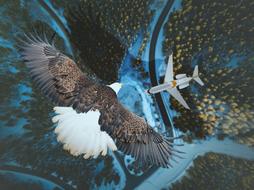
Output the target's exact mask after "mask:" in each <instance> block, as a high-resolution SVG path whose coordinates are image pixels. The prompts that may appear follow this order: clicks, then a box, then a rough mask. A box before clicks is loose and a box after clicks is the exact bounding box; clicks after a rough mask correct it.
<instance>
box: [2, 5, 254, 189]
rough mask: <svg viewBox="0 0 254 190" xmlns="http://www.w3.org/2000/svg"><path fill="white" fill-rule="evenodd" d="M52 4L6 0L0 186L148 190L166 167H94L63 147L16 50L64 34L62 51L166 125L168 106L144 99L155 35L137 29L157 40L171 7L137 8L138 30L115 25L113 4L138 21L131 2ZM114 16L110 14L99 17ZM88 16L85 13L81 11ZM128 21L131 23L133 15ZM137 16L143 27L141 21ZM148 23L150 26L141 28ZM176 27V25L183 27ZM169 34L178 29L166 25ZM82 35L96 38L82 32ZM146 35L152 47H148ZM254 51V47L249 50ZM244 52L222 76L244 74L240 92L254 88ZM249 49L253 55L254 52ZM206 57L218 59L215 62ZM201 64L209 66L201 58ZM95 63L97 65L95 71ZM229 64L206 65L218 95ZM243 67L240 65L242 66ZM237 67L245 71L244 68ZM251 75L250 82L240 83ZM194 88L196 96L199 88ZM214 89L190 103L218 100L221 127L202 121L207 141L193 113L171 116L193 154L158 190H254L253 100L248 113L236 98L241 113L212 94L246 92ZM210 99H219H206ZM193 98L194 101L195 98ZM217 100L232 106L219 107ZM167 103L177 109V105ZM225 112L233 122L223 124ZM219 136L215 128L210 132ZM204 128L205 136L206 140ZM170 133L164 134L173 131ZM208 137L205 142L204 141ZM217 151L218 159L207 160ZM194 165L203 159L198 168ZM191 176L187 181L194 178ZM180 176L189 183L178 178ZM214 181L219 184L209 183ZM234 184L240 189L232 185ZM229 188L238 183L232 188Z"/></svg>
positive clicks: (107, 160)
mask: <svg viewBox="0 0 254 190" xmlns="http://www.w3.org/2000/svg"><path fill="white" fill-rule="evenodd" d="M43 2H44V1H22V0H20V1H18V0H14V1H7V0H1V1H0V5H1V6H0V100H1V104H0V189H97V188H98V189H123V188H124V187H126V188H130V189H133V187H135V186H136V185H138V184H141V186H140V189H144V187H143V186H142V183H141V182H142V181H144V180H145V179H149V176H150V175H151V174H152V173H153V172H155V171H156V170H157V168H146V169H145V170H143V171H142V170H139V169H135V168H133V167H130V166H129V167H127V169H126V167H125V163H127V161H128V157H124V156H123V155H121V154H116V155H113V154H111V155H109V156H106V157H104V158H102V157H99V158H98V159H93V160H84V159H83V158H82V157H73V156H71V155H69V154H68V153H67V152H65V151H64V150H63V149H62V145H61V144H59V143H58V142H57V141H56V136H55V134H54V133H53V130H54V126H53V124H52V122H51V119H50V118H51V116H52V114H53V113H52V107H53V105H51V104H50V103H49V102H48V101H47V100H46V99H45V98H44V97H43V95H42V94H41V93H40V92H39V91H38V90H37V88H36V87H35V86H34V85H33V83H32V82H31V80H30V78H29V76H28V71H27V69H26V68H25V66H24V64H23V62H22V61H21V59H20V57H19V54H18V51H17V47H16V45H18V43H19V42H18V40H17V38H18V37H20V36H21V37H22V35H23V33H24V32H26V33H27V32H33V28H36V30H37V31H39V32H40V31H44V32H45V33H46V35H47V36H48V37H49V38H51V37H52V36H54V41H55V44H56V46H57V47H58V48H59V49H61V50H62V51H63V52H65V53H66V54H68V55H70V56H73V57H74V58H75V60H76V62H77V64H78V65H79V66H80V67H81V68H82V69H83V70H85V71H86V72H88V73H89V74H90V75H91V76H92V77H98V78H99V79H98V80H100V81H101V82H103V83H110V82H112V81H115V80H119V81H121V82H123V83H125V84H126V85H125V86H124V88H123V89H122V90H121V91H120V93H119V94H118V96H119V99H120V100H121V101H122V103H123V104H125V105H126V106H127V107H128V108H129V109H130V110H132V111H134V112H135V113H137V114H139V115H141V116H144V117H146V118H147V120H148V121H149V123H151V124H152V125H156V124H158V123H159V122H161V121H162V120H161V116H160V114H159V111H158V107H156V104H155V102H154V99H152V98H150V97H147V96H146V95H145V94H144V89H145V88H146V87H147V86H146V87H144V85H147V84H146V83H149V76H148V72H147V64H148V60H147V59H146V52H147V51H148V50H147V49H146V48H144V47H142V43H143V42H144V41H149V37H146V35H145V34H146V33H142V32H139V30H137V29H136V25H138V24H139V25H140V27H141V28H143V30H144V31H149V32H150V33H151V31H152V26H153V25H154V23H155V21H156V18H158V15H159V12H160V10H161V9H162V8H163V6H164V5H165V2H164V1H160V2H159V1H158V2H157V3H153V2H152V1H147V3H148V4H150V8H151V9H152V10H153V11H151V13H150V12H146V11H143V13H139V11H136V12H137V13H135V14H139V16H140V15H141V16H140V17H137V18H136V20H135V21H133V23H134V24H133V25H132V24H131V23H132V22H131V21H130V23H127V24H126V23H124V24H123V27H120V26H118V25H116V24H115V23H117V19H115V20H114V19H112V15H110V11H109V10H110V7H109V6H111V7H114V6H116V7H120V8H121V7H123V9H124V8H126V9H127V7H131V6H130V5H132V4H133V10H132V11H130V13H129V11H126V12H128V13H129V17H131V14H134V12H135V10H137V9H136V8H137V7H138V6H137V5H136V3H134V2H131V1H130V2H131V3H126V7H124V6H123V4H124V3H123V2H122V1H119V2H118V3H116V4H110V5H109V4H107V3H104V4H102V3H95V4H94V3H90V4H89V3H88V4H85V5H86V6H85V7H83V8H82V9H81V11H80V10H79V8H77V7H78V6H76V5H77V2H79V1H73V2H72V3H70V2H69V1H68V2H67V1H52V3H50V2H51V1H45V2H46V7H47V6H48V7H49V9H47V8H46V7H45V4H43ZM85 2H86V1H85ZM96 2H97V1H96ZM98 2H99V1H98ZM128 2H129V1H128ZM143 2H144V1H140V2H139V3H140V7H141V8H143V7H142V5H143V4H142V3H143ZM179 4H180V3H179V2H177V1H176V3H175V4H174V6H175V8H176V9H178V8H181V6H179ZM88 5H89V6H88ZM144 6H145V4H144ZM51 8H54V9H51ZM120 8H119V9H120ZM104 9H105V12H103V13H100V14H97V12H102V10H104ZM52 10H54V11H53V14H52V12H50V11H52ZM91 10H92V11H91ZM106 10H107V11H106ZM130 10H131V9H130ZM183 10H184V9H183ZM156 11H157V12H156ZM73 12H74V13H73ZM83 12H85V14H80V13H83ZM141 12H142V11H141ZM64 13H65V14H64ZM119 14H120V13H119ZM123 14H125V13H123ZM142 14H144V15H142ZM145 14H146V15H145ZM55 15H56V16H55ZM77 15H78V16H77ZM87 15H88V16H87ZM101 15H103V16H101ZM124 16H125V17H126V15H124ZM145 16H147V17H145ZM119 18H121V17H119ZM151 18H154V19H151ZM170 18H171V17H170ZM131 19H132V20H134V19H135V18H131ZM142 19H143V20H144V22H141V21H142ZM247 19H250V20H251V19H252V22H250V23H252V24H253V18H249V16H248V15H247ZM176 20H177V19H176ZM180 20H181V19H180ZM183 20H184V19H183ZM60 23H62V24H60ZM67 23H68V25H67ZM95 23H99V24H95ZM172 23H175V20H173V21H172ZM148 25H150V28H149V27H148ZM176 25H177V24H176ZM127 26H129V29H128V30H131V29H132V30H131V31H125V30H127V29H125V28H128V27H127ZM134 26H135V27H134ZM177 26H178V25H177ZM166 27H171V26H167V25H165V28H166ZM250 28H251V27H250ZM252 28H253V27H252ZM248 30H249V29H248ZM79 31H86V32H82V33H80V34H79ZM55 32H56V34H55ZM94 33H96V35H94ZM87 36H89V37H87ZM129 36H130V37H129ZM146 38H147V39H148V40H144V39H146ZM159 38H160V39H159V40H158V41H159V42H160V41H161V42H162V41H164V39H167V38H169V39H171V38H174V39H175V38H177V36H174V37H171V36H170V35H165V34H162V35H160V36H159ZM131 39H135V40H131ZM217 40H219V39H217ZM177 43H178V42H177ZM208 43H212V42H208ZM146 45H147V47H148V46H149V43H148V44H145V47H146ZM249 46H250V45H249V44H248V46H246V47H249ZM162 48H163V47H161V50H158V53H157V54H158V57H159V59H163V58H162V52H163V49H162ZM213 48H214V47H213ZM140 49H141V50H142V51H144V52H145V53H143V55H141V53H140V51H141V50H140ZM164 50H165V49H164ZM241 50H242V51H241V52H244V53H243V54H240V55H241V56H247V59H243V60H241V56H239V55H238V54H237V55H235V57H231V58H232V60H231V59H230V60H227V63H228V67H229V68H231V69H232V68H233V69H232V70H233V71H228V70H227V72H229V73H230V75H227V76H230V77H231V78H230V77H229V78H228V77H227V76H225V77H224V78H221V79H220V80H224V81H227V80H231V79H232V76H234V80H233V84H234V85H235V86H234V85H232V86H230V88H235V87H237V83H236V81H241V84H246V85H251V83H250V81H252V82H253V74H254V73H253V71H252V70H251V69H249V70H248V68H253V49H251V48H249V51H244V50H243V49H241ZM196 52H198V50H196V51H194V52H192V53H193V54H195V53H196ZM246 52H248V54H247V55H246ZM249 52H250V53H249ZM111 55H113V56H111ZM206 56H208V57H209V55H206ZM101 57H103V59H101ZM209 58H210V57H209ZM186 59H187V58H186ZM210 59H212V58H210ZM141 60H143V61H141ZM177 61H181V60H180V59H179V60H177ZM194 61H195V60H194ZM196 61H199V62H200V60H196ZM141 62H142V64H143V66H144V68H143V67H142V64H141ZM89 63H92V64H90V65H89ZM223 63H224V64H221V65H219V66H217V65H215V66H214V67H215V69H210V68H209V67H208V66H206V65H204V63H203V64H202V69H203V73H206V74H208V75H209V76H210V75H211V76H212V74H214V75H215V77H214V78H212V79H214V80H213V81H215V82H214V83H215V84H214V83H212V82H211V83H209V80H212V79H211V78H209V77H207V79H206V80H205V82H206V83H209V85H211V86H209V88H211V89H213V88H215V87H214V86H215V85H216V84H219V83H220V80H219V81H216V80H215V78H216V73H217V72H223V71H220V69H222V70H223V68H226V67H225V62H223ZM162 64H163V61H158V71H159V70H160V69H161V68H162V67H161V65H162ZM177 64H178V62H177ZM101 65H103V66H101ZM239 65H240V67H238V66H239ZM212 68H213V66H212ZM234 68H238V69H235V70H234ZM162 70H163V69H162ZM180 71H181V70H180ZM184 71H185V70H184ZM185 72H189V70H188V69H186V71H185ZM190 72H191V71H190ZM246 73H247V74H246ZM242 75H243V76H244V77H240V76H242ZM202 76H203V74H202ZM243 78H244V79H245V78H246V80H244V81H247V82H244V81H243ZM246 85H245V86H243V87H241V90H243V89H248V86H246ZM148 86H149V85H148ZM222 87H224V86H222ZM222 87H221V88H222ZM252 87H253V85H252ZM192 90H193V91H195V89H192ZM197 90H199V89H197ZM211 91H213V90H211ZM214 91H215V93H214V94H209V93H207V91H201V92H200V91H199V94H201V95H199V98H195V97H194V98H193V97H192V96H190V99H191V98H192V99H194V100H195V101H198V100H200V99H202V101H203V100H204V101H205V102H206V101H210V99H211V101H214V102H213V105H212V108H211V109H216V110H218V111H217V112H216V113H217V115H216V118H217V117H221V118H223V119H221V120H220V122H219V124H218V123H217V124H216V126H215V122H214V123H213V122H210V123H212V124H214V125H213V126H212V127H213V128H212V129H210V128H211V127H210V126H209V125H205V124H206V123H208V121H209V119H211V118H210V117H208V116H203V117H206V119H208V121H206V120H204V119H203V118H202V117H200V118H201V122H200V123H202V125H201V124H200V123H198V124H199V125H200V126H201V127H204V128H206V132H204V134H205V138H203V135H204V134H203V133H202V135H199V134H200V130H197V129H196V128H195V127H193V126H192V125H196V123H195V122H192V123H191V126H190V125H188V123H190V122H189V121H190V120H192V121H194V120H195V121H196V119H197V118H195V116H191V117H189V116H186V115H188V114H187V113H186V112H185V111H183V110H181V108H179V107H178V106H177V105H175V103H174V102H173V105H174V107H175V108H176V110H177V111H179V112H180V113H182V117H173V116H174V115H176V114H175V112H174V111H172V110H171V111H169V112H170V117H171V118H172V119H173V120H174V124H175V128H173V134H174V136H178V135H180V134H184V135H185V136H186V137H185V138H184V139H183V140H181V139H180V140H177V141H176V144H184V146H183V147H179V149H180V150H183V151H185V152H186V154H185V156H184V159H182V160H178V163H175V162H174V163H173V168H170V169H168V170H160V171H162V172H163V173H164V174H165V176H168V177H167V178H166V180H163V179H162V178H161V181H158V182H155V181H153V183H154V184H156V183H157V185H158V188H162V187H163V188H168V187H169V186H171V188H172V189H253V188H252V187H253V186H254V184H253V181H254V173H253V171H254V168H253V167H254V162H253V159H254V151H253V148H251V147H252V146H253V144H254V136H253V134H254V133H253V117H252V115H253V107H251V106H248V105H252V104H253V99H252V98H253V97H252V94H253V93H252V92H249V91H247V93H246V94H244V97H246V98H247V99H248V101H244V100H243V101H242V103H243V104H242V105H243V106H240V108H239V106H238V105H239V104H241V102H236V101H235V99H237V100H238V98H232V99H233V100H229V101H228V102H229V103H230V104H229V105H230V106H231V107H230V106H229V107H228V104H227V103H228V102H227V100H228V99H227V98H225V99H223V100H221V101H222V103H221V102H219V103H218V98H217V99H216V98H215V99H214V98H213V97H212V95H215V96H216V97H219V96H227V95H230V96H236V97H237V96H241V94H237V92H236V91H234V90H231V91H230V93H228V94H227V92H228V91H225V93H224V94H223V93H221V91H218V90H217V91H216V90H214ZM184 93H185V92H184ZM232 93H233V94H235V95H232ZM238 93H239V92H238ZM206 94H209V96H205V95H206ZM184 95H185V96H187V95H186V93H185V94H184ZM245 95H246V96H245ZM248 97H249V98H248ZM165 99H166V100H168V96H167V95H165ZM206 99H207V100H206ZM242 99H243V98H242ZM216 100H217V102H216ZM191 101H193V100H191ZM202 101H201V102H198V104H199V106H200V107H201V108H200V109H202V110H201V114H202V111H203V109H205V110H206V111H203V112H204V113H203V115H205V114H206V113H208V112H209V111H213V110H207V109H208V106H207V107H205V108H203V107H202V105H203V104H202V103H203V102H202ZM217 103H218V104H219V105H222V107H223V108H221V107H220V106H217V107H216V104H217ZM234 103H237V106H234ZM166 104H167V105H166V106H167V107H168V108H169V109H170V104H169V102H168V101H166ZM211 104H212V103H211ZM214 104H215V106H214ZM224 104H225V106H224ZM222 109H224V110H222ZM225 110H226V111H225ZM231 110H232V111H231ZM195 113H197V114H195V115H200V112H199V111H195ZM224 113H225V114H224ZM236 113H238V114H236ZM241 113H242V115H241ZM220 114H221V115H220ZM223 114H224V115H226V116H228V117H222V115H223ZM246 114H247V116H246ZM201 116H202V115H201ZM185 118H187V119H185ZM200 118H199V119H200ZM246 120H247V121H246ZM197 121H200V120H197ZM239 122H240V124H241V125H239ZM210 123H209V124H210ZM188 126H189V128H188ZM178 128H179V129H180V130H179V129H178ZM209 129H210V130H212V131H211V132H210V133H207V130H209ZM161 130H162V131H163V130H164V129H161ZM195 130H197V133H196V134H195ZM166 131H167V130H164V132H166ZM170 131H171V130H170ZM221 131H222V132H221ZM202 132H203V131H202ZM221 134H223V135H221ZM200 136H201V137H202V138H199V137H200ZM221 136H222V137H223V138H225V139H226V140H225V141H223V140H221V138H219V139H220V140H217V139H218V138H217V137H221ZM228 137H229V138H228ZM207 152H215V153H208V154H206V153H207ZM198 155H200V156H198ZM193 160H194V162H192V161H193ZM157 171H158V170H157ZM185 174H187V175H186V176H184V175H185ZM137 176H140V177H137ZM183 176H184V177H183ZM180 179H182V181H177V180H180ZM208 179H209V181H210V184H207V183H206V181H207V180H208ZM150 180H153V178H150ZM232 181H233V183H231V182H232ZM197 182H198V183H197ZM173 183H174V184H173ZM229 183H230V185H228V184H229ZM135 184H136V185H135ZM172 184H173V185H172ZM151 188H152V186H151ZM156 188H157V187H155V189H156Z"/></svg>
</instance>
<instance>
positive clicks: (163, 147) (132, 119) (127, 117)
mask: <svg viewBox="0 0 254 190" xmlns="http://www.w3.org/2000/svg"><path fill="white" fill-rule="evenodd" d="M100 112H101V116H100V119H99V124H100V125H101V130H105V131H106V132H107V133H108V134H109V135H110V136H111V137H112V138H113V139H114V140H115V141H116V146H117V148H118V149H119V150H121V151H122V152H123V153H125V154H129V155H131V156H133V157H134V158H135V159H136V160H138V161H139V162H141V163H149V164H153V165H157V166H161V167H169V166H171V164H170V161H171V159H172V157H173V156H174V155H176V156H177V154H175V153H176V152H180V151H177V150H175V149H174V148H173V144H172V143H171V142H170V141H169V140H168V139H166V138H165V137H163V136H162V135H161V134H159V133H158V132H156V131H155V130H154V129H153V128H152V127H151V126H150V125H149V124H148V123H147V122H146V121H145V120H144V119H143V118H141V117H139V116H137V115H136V114H134V113H132V112H130V111H129V110H127V109H126V108H124V107H123V106H122V105H121V103H120V102H118V101H116V102H115V103H114V104H113V105H112V106H111V107H109V108H108V109H103V110H100Z"/></svg>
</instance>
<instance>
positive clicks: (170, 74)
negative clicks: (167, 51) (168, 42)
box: [164, 53, 174, 82]
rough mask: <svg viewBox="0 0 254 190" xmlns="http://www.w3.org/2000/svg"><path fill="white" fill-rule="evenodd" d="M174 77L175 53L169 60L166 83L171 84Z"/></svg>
mask: <svg viewBox="0 0 254 190" xmlns="http://www.w3.org/2000/svg"><path fill="white" fill-rule="evenodd" d="M173 76H174V74H173V53H171V55H170V56H169V58H168V66H167V70H166V74H165V78H164V82H171V81H172V80H173V79H174V78H173Z"/></svg>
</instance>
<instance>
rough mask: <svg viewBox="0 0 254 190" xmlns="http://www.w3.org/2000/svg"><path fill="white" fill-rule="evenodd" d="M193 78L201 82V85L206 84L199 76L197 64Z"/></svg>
mask: <svg viewBox="0 0 254 190" xmlns="http://www.w3.org/2000/svg"><path fill="white" fill-rule="evenodd" d="M192 78H193V79H194V80H195V81H196V82H197V83H198V84H200V85H201V86H204V83H203V81H202V80H201V79H200V78H199V76H198V66H197V65H196V66H195V68H194V71H193V75H192Z"/></svg>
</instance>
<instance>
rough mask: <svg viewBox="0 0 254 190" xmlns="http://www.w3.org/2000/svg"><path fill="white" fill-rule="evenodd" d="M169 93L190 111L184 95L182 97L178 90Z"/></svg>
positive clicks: (172, 89) (171, 90)
mask: <svg viewBox="0 0 254 190" xmlns="http://www.w3.org/2000/svg"><path fill="white" fill-rule="evenodd" d="M167 91H168V92H169V93H170V94H171V95H172V96H173V97H174V98H175V99H176V100H177V101H178V102H180V103H181V104H182V105H183V106H184V107H185V108H187V109H190V107H189V106H188V104H187V103H186V102H185V100H184V99H183V97H182V95H181V94H180V92H179V91H178V90H177V88H171V89H167Z"/></svg>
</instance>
